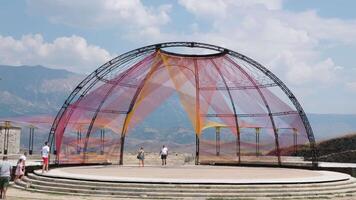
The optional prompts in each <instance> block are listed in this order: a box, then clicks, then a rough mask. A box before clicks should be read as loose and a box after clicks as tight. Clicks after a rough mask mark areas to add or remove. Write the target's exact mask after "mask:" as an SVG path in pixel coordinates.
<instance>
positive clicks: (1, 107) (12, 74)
mask: <svg viewBox="0 0 356 200" xmlns="http://www.w3.org/2000/svg"><path fill="white" fill-rule="evenodd" d="M0 78H1V80H0V118H6V117H17V116H33V115H39V114H46V115H52V116H54V115H55V114H56V113H57V111H58V110H59V109H60V107H61V105H62V104H63V102H64V100H65V99H66V98H67V96H68V95H69V93H70V92H71V91H72V90H73V89H74V87H75V86H76V85H77V84H78V83H79V82H80V81H81V80H82V79H83V78H84V75H80V74H75V73H72V72H69V71H66V70H56V69H50V68H46V67H43V66H19V67H13V66H1V65H0ZM172 108H174V109H172ZM167 113H172V114H170V115H167ZM308 118H309V120H310V122H311V125H312V127H313V130H314V134H315V137H316V140H317V141H323V140H327V139H330V138H335V137H340V136H343V135H345V134H347V133H350V132H355V131H356V114H355V115H343V114H308ZM38 131H42V132H43V136H40V135H38V137H36V140H38V141H43V140H45V139H46V138H47V135H46V134H47V133H48V131H49V130H38ZM24 132H26V133H27V132H28V130H26V129H24ZM26 137H27V134H24V137H23V144H24V145H25V144H26V142H27V140H26V139H27V138H26ZM40 137H41V138H40ZM130 139H132V144H137V145H139V144H140V143H142V144H146V143H152V146H154V145H155V142H156V143H157V142H158V143H163V142H167V143H172V144H171V146H174V145H176V146H179V145H183V146H184V145H186V144H193V143H194V140H195V136H194V131H193V130H192V126H191V124H190V122H189V120H188V119H187V114H186V113H185V112H184V110H183V109H182V107H181V106H180V104H179V100H178V97H174V96H173V97H172V98H169V99H168V101H167V102H166V103H165V104H163V105H162V106H160V107H159V108H158V109H157V110H156V111H155V112H153V113H151V114H150V115H149V117H148V119H147V120H144V121H143V123H141V124H140V125H139V126H137V127H135V129H134V130H132V131H131V133H130V135H129V137H128V141H129V140H130ZM138 139H139V140H138ZM41 143H42V142H41Z"/></svg>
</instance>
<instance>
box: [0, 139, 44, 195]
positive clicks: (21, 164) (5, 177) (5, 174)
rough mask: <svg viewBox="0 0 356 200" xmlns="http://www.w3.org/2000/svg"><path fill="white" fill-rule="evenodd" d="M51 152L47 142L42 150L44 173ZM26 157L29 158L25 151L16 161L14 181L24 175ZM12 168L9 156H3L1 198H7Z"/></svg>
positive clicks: (1, 164) (0, 182)
mask: <svg viewBox="0 0 356 200" xmlns="http://www.w3.org/2000/svg"><path fill="white" fill-rule="evenodd" d="M49 152H50V151H49V146H48V143H47V142H45V145H44V146H43V147H42V150H41V156H42V161H43V165H42V173H44V171H48V156H49ZM26 159H27V152H24V154H23V155H21V156H20V158H19V159H18V161H17V163H16V169H15V178H14V182H16V181H18V180H21V179H22V177H23V176H24V175H25V170H26ZM12 168H13V166H12V164H11V163H10V162H9V161H8V158H7V156H3V159H2V162H1V163H0V198H1V199H6V191H7V187H8V185H9V183H10V179H11V172H12Z"/></svg>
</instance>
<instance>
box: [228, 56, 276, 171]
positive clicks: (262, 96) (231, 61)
mask: <svg viewBox="0 0 356 200" xmlns="http://www.w3.org/2000/svg"><path fill="white" fill-rule="evenodd" d="M225 58H226V60H228V61H229V62H230V63H231V64H232V65H234V66H235V67H236V68H237V69H238V70H239V71H240V72H241V73H242V74H244V75H245V76H246V78H247V79H248V80H249V81H250V82H251V83H252V85H253V86H254V87H255V88H256V90H257V92H258V94H259V95H260V96H261V99H262V101H263V103H264V104H265V107H266V109H267V112H268V116H269V119H270V121H271V124H272V128H273V133H274V140H275V144H276V150H277V157H278V165H281V164H282V163H281V150H280V148H279V139H278V132H277V128H276V124H275V122H274V119H273V115H272V112H271V108H270V107H269V105H268V102H267V100H266V97H265V96H264V95H263V93H262V91H261V89H260V88H259V87H258V85H257V84H256V82H255V81H254V80H253V79H252V77H251V76H250V75H249V74H248V73H247V72H246V71H245V70H244V69H242V67H241V66H240V65H238V64H237V63H235V62H234V61H233V60H231V59H230V58H229V57H228V56H225Z"/></svg>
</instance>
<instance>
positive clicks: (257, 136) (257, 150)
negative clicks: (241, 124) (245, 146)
mask: <svg viewBox="0 0 356 200" xmlns="http://www.w3.org/2000/svg"><path fill="white" fill-rule="evenodd" d="M255 130H256V157H258V156H259V155H260V128H255Z"/></svg>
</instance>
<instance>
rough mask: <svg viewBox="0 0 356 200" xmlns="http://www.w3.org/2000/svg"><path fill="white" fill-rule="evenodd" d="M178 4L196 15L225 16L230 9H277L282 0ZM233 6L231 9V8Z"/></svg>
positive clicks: (191, 0) (208, 0)
mask: <svg viewBox="0 0 356 200" xmlns="http://www.w3.org/2000/svg"><path fill="white" fill-rule="evenodd" d="M178 2H179V4H180V5H182V6H183V7H185V8H186V9H187V10H188V11H189V12H191V13H193V14H195V15H197V16H208V17H215V18H225V17H227V16H228V13H229V12H231V11H235V12H240V11H241V10H242V9H250V8H253V7H264V8H267V9H269V10H277V9H280V8H281V7H282V0H204V2H202V1H199V0H178ZM231 8H233V9H231Z"/></svg>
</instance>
